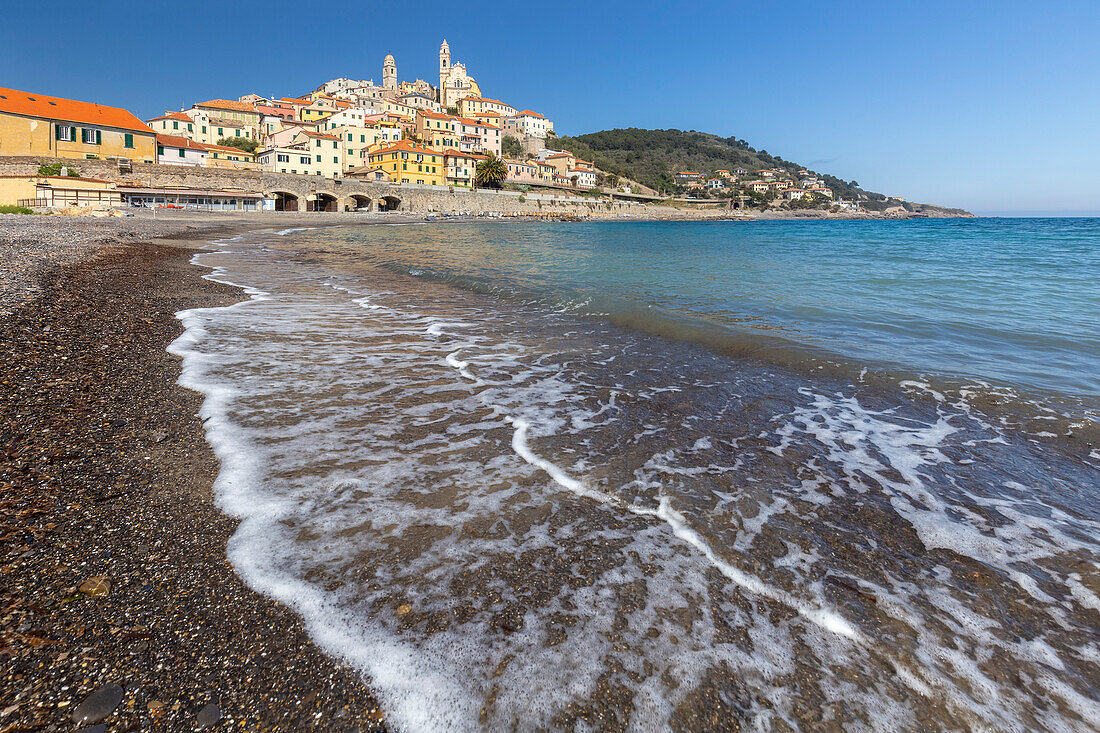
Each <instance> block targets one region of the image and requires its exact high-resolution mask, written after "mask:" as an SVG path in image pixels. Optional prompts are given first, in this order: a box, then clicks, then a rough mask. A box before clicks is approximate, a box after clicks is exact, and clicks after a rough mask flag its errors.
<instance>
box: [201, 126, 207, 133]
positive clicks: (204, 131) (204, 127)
mask: <svg viewBox="0 0 1100 733" xmlns="http://www.w3.org/2000/svg"><path fill="white" fill-rule="evenodd" d="M202 134H203V135H205V134H206V125H203V126H202Z"/></svg>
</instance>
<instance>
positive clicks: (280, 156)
mask: <svg viewBox="0 0 1100 733" xmlns="http://www.w3.org/2000/svg"><path fill="white" fill-rule="evenodd" d="M275 157H276V158H278V160H279V162H280V163H289V162H290V156H289V155H284V154H283V153H279V154H278V155H277V156H275ZM285 172H286V171H284V173H285Z"/></svg>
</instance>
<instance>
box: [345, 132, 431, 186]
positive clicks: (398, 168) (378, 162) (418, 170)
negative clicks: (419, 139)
mask: <svg viewBox="0 0 1100 733" xmlns="http://www.w3.org/2000/svg"><path fill="white" fill-rule="evenodd" d="M365 162H366V164H367V165H368V166H370V167H371V168H381V169H382V170H383V171H385V172H386V173H387V174H388V175H389V176H390V178H391V179H393V180H394V181H396V182H398V183H421V184H424V185H427V186H442V185H443V181H444V178H443V176H444V174H445V171H446V167H445V166H444V160H443V153H441V152H439V151H436V150H429V149H428V148H422V147H419V146H417V145H413V144H412V143H410V142H409V141H408V140H401V141H400V142H398V143H396V144H394V145H391V146H389V147H388V148H382V149H380V150H374V151H371V152H368V153H367V159H366V161H365Z"/></svg>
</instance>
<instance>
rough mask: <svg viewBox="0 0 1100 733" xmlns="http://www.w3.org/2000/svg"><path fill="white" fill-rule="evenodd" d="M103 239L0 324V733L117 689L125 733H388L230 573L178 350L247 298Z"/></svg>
mask: <svg viewBox="0 0 1100 733" xmlns="http://www.w3.org/2000/svg"><path fill="white" fill-rule="evenodd" d="M282 223H284V222H283V220H282V219H280V221H279V224H282ZM243 224H244V223H243V222H242V223H241V224H238V225H236V226H237V227H240V226H242V225H243ZM39 225H41V224H39ZM50 225H53V226H57V224H56V223H55V222H50ZM286 225H287V226H292V225H293V224H292V223H289V220H288V221H287V223H286ZM178 228H179V229H181V230H182V229H185V228H187V227H186V226H180V227H178ZM202 228H203V229H204V230H205V232H204V236H206V235H214V234H215V233H216V232H218V231H219V228H220V230H221V231H224V232H227V233H228V232H229V231H231V227H229V228H227V226H226V223H225V222H217V221H215V220H212V219H211V220H208V221H207V222H206V223H204V225H203V226H202ZM73 232H74V234H73V235H72V236H79V233H80V227H79V226H77V227H74V228H73ZM6 234H8V235H11V232H10V230H9V231H7V232H6ZM125 238H126V239H130V238H131V237H125ZM98 239H99V241H98V242H96V243H95V244H89V245H88V246H89V249H87V251H85V252H82V253H80V254H78V255H77V256H73V257H71V258H65V259H66V261H67V262H68V264H55V265H54V266H53V267H52V268H51V267H48V266H47V264H48V261H49V259H50V258H49V257H48V256H47V257H45V258H44V259H42V260H40V261H39V263H38V266H39V270H38V271H37V272H35V273H33V275H34V277H33V278H30V279H32V280H33V282H34V286H35V290H36V292H35V297H34V299H33V300H31V301H30V302H24V303H22V304H14V310H12V311H11V312H10V313H9V314H7V315H4V316H0V340H2V342H3V347H2V349H0V447H2V449H3V451H4V453H5V460H4V467H3V469H2V470H0V487H2V491H0V502H2V504H3V512H2V514H0V537H2V538H3V542H0V577H2V585H0V593H2V598H0V607H2V608H3V612H2V614H0V657H2V660H3V669H4V672H3V674H2V676H0V730H2V731H5V732H7V731H21V730H72V729H74V728H79V727H80V726H79V725H76V724H75V723H74V709H76V708H77V707H78V706H79V705H80V703H81V702H82V701H84V700H85V699H86V698H87V697H88V696H89V695H90V694H91V693H94V692H96V691H97V690H99V689H101V688H103V687H104V686H108V685H112V684H117V685H119V686H121V688H122V699H121V703H120V704H118V705H117V707H114V708H113V709H111V710H110V711H109V712H108V714H107V715H106V717H104V719H103V721H102V722H103V723H106V725H107V730H111V731H124V730H139V729H141V730H145V729H151V730H189V729H194V728H195V727H197V726H199V725H200V724H201V723H203V722H207V723H210V722H213V721H217V722H216V723H215V725H216V726H217V727H221V728H224V729H229V728H235V729H238V730H302V729H309V728H316V729H323V730H349V731H353V730H375V729H383V728H384V727H385V722H384V720H383V719H382V715H381V712H380V711H379V708H378V706H377V704H376V702H375V699H374V698H373V696H372V694H371V692H370V690H369V689H368V687H367V686H366V685H365V684H364V682H363V680H362V678H361V677H360V676H359V675H357V674H356V673H355V672H353V671H351V670H350V669H348V668H347V667H346V666H344V665H342V664H341V663H340V662H338V661H335V660H333V659H332V658H330V657H327V656H325V655H323V654H321V653H320V651H318V649H317V648H316V647H315V646H314V644H313V643H312V642H311V641H310V640H309V638H308V636H307V634H306V632H305V630H304V629H303V626H302V622H301V620H300V618H298V617H297V616H296V615H295V614H294V613H293V612H291V611H290V610H288V609H287V608H285V607H284V606H281V605H280V604H278V603H276V602H274V601H271V600H269V599H267V598H265V597H263V596H260V595H259V594H257V593H254V592H253V591H251V590H250V589H249V588H247V587H246V586H245V585H244V583H243V582H242V581H241V580H240V579H239V577H238V576H237V575H236V574H235V572H234V570H233V568H232V567H231V566H230V564H229V563H228V561H227V560H226V542H227V540H228V538H229V536H230V535H231V533H232V532H233V530H234V528H235V526H236V521H235V520H234V519H232V518H229V517H227V516H225V515H223V514H222V513H221V512H219V511H218V509H217V508H216V507H215V505H214V501H213V496H212V492H211V485H212V482H213V479H214V477H215V476H216V474H217V470H218V466H217V462H216V460H215V458H214V456H213V454H212V453H211V451H210V449H209V447H208V445H207V443H206V441H205V439H204V435H203V430H202V425H201V422H200V420H199V418H198V416H197V412H198V409H199V406H200V404H201V400H202V397H201V396H200V395H198V394H196V393H194V392H191V391H189V390H187V389H184V388H182V387H179V386H178V385H176V379H177V377H178V375H179V360H178V359H177V358H176V357H174V356H172V355H170V354H168V353H167V352H166V351H165V347H166V346H167V345H168V344H169V343H170V342H171V341H172V340H173V339H175V338H176V337H177V336H178V335H179V334H180V332H181V330H182V329H181V326H180V324H179V322H178V321H177V320H176V318H175V317H174V314H175V312H176V311H178V310H181V309H184V308H192V307H197V306H206V305H218V304H225V303H230V302H234V301H236V300H239V299H240V295H239V291H238V290H236V289H235V288H230V287H226V286H222V285H219V284H216V283H212V282H209V281H207V280H203V279H201V275H202V270H200V269H199V268H196V267H194V266H192V265H191V264H189V260H190V258H191V256H192V255H193V253H194V252H193V250H192V249H189V248H188V245H187V243H183V242H177V243H174V244H172V243H160V244H144V243H132V242H131V243H114V244H110V243H106V242H105V241H104V240H105V239H106V240H108V241H109V240H110V239H111V237H110V236H108V237H102V236H99V237H98ZM8 241H14V237H11V236H9V238H8ZM196 244H197V243H196ZM54 259H55V261H56V260H57V259H62V258H54ZM72 260H77V263H76V264H72ZM108 705H109V703H108ZM211 705H214V706H216V708H215V707H210V706H211ZM81 710H82V712H83V710H84V709H83V708H82V709H81ZM200 713H201V716H200ZM97 718H98V716H93V717H91V718H89V719H85V724H89V723H94V722H98V720H97ZM219 718H220V720H219Z"/></svg>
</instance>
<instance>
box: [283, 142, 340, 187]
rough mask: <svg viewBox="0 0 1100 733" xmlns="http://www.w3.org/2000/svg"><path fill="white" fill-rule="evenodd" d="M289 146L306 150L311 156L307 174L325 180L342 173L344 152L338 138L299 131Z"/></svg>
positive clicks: (337, 176)
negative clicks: (311, 159)
mask: <svg viewBox="0 0 1100 733" xmlns="http://www.w3.org/2000/svg"><path fill="white" fill-rule="evenodd" d="M291 144H292V145H294V146H301V147H304V148H306V149H307V150H309V152H310V154H311V155H312V156H313V162H311V163H310V168H311V169H310V171H309V173H312V174H313V175H315V176H325V177H326V178H339V177H340V174H341V173H343V172H344V150H343V148H342V147H341V145H340V138H338V137H336V136H335V135H330V134H328V133H327V132H313V131H312V130H299V131H298V134H297V135H295V136H294V139H293V140H292V142H291Z"/></svg>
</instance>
